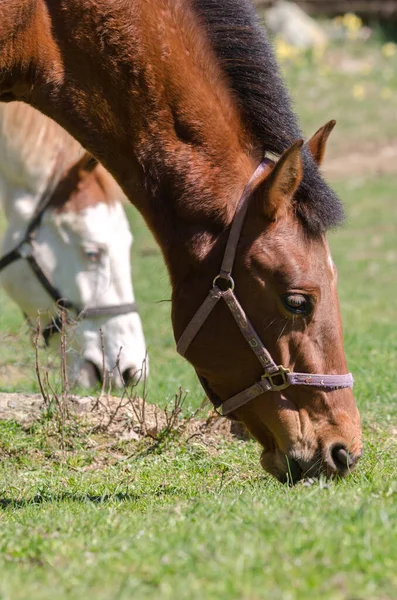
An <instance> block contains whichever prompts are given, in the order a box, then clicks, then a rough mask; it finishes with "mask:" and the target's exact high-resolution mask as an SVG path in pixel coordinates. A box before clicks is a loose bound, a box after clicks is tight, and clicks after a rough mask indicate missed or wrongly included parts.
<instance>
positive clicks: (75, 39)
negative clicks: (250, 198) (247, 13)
mask: <svg viewBox="0 0 397 600" xmlns="http://www.w3.org/2000/svg"><path fill="white" fill-rule="evenodd" d="M46 5H47V3H46ZM47 7H48V10H49V19H50V21H51V28H49V25H48V24H47V26H48V30H49V31H53V32H54V33H55V38H53V39H56V40H57V44H58V47H57V49H56V52H54V54H53V60H51V61H48V64H47V69H49V70H48V71H47V72H46V73H45V76H46V81H47V82H48V81H50V80H51V78H52V80H53V86H52V87H51V85H48V84H47V86H45V87H41V88H36V89H35V90H34V92H33V96H32V100H33V101H34V103H35V104H36V105H37V106H39V107H40V108H41V109H42V110H44V111H45V112H47V113H48V114H50V116H52V117H53V118H55V119H56V120H57V121H58V122H60V123H61V124H62V125H63V126H64V127H66V128H67V129H68V130H69V131H70V132H71V133H72V134H73V135H74V136H76V137H77V138H78V139H79V140H80V141H81V143H82V144H83V145H84V146H85V147H87V148H88V149H89V150H90V151H91V152H92V153H93V154H94V155H95V156H96V157H97V158H99V160H100V161H101V162H102V163H103V164H104V165H105V167H106V168H107V169H109V171H110V172H111V173H112V174H113V175H114V176H115V177H116V179H117V180H118V182H119V183H120V184H121V186H122V187H123V189H124V192H125V193H126V194H127V196H128V197H129V199H130V200H131V201H132V202H133V203H134V204H135V205H136V206H137V207H138V209H140V211H141V212H142V213H143V215H144V217H145V219H146V221H147V223H148V224H149V226H150V227H151V229H152V230H153V232H154V234H155V236H156V238H157V240H158V242H159V244H160V246H161V247H162V250H163V253H164V255H165V258H166V261H167V263H168V267H169V271H170V274H171V279H172V282H173V283H174V284H175V283H176V282H177V281H178V280H181V279H183V278H184V277H185V276H186V273H187V272H188V270H189V268H190V267H191V264H192V261H193V262H196V263H200V262H202V261H203V260H205V259H206V258H207V256H208V252H209V250H210V249H211V248H212V247H213V243H214V241H215V240H216V238H217V236H219V234H220V233H221V232H222V231H223V230H224V229H225V228H226V227H227V225H228V224H229V223H230V220H231V218H232V215H233V212H234V208H235V205H236V202H237V200H238V198H239V196H240V195H241V193H242V190H243V188H244V185H245V184H246V182H247V181H248V179H249V177H250V175H251V174H252V172H253V170H254V168H255V166H256V164H255V163H256V162H257V160H258V157H255V159H254V158H252V154H253V149H252V147H251V141H250V139H249V138H248V134H247V133H246V131H245V129H244V126H243V124H242V122H241V119H240V115H239V111H238V109H237V107H236V105H235V103H234V100H233V98H232V95H231V93H230V91H229V89H228V86H227V84H226V83H225V80H224V77H223V74H222V72H221V69H220V68H219V66H218V62H217V59H216V57H215V56H214V55H213V54H212V50H211V46H210V43H209V41H208V40H207V38H206V35H205V32H204V30H203V29H202V27H201V25H200V24H199V22H198V19H197V18H196V16H195V15H194V14H193V12H192V11H190V8H189V3H188V2H186V1H184V2H182V1H180V0H176V1H175V2H172V3H171V2H169V1H168V0H149V1H146V2H143V0H141V1H138V2H137V3H136V2H135V3H126V2H121V1H119V0H118V1H116V2H112V3H111V2H109V1H108V0H99V1H98V2H95V3H88V2H86V0H72V1H70V2H60V3H51V5H50V6H48V5H47ZM103 23H105V25H103ZM131 31H132V32H133V35H132V34H131ZM49 35H51V33H49ZM50 46H51V44H50V43H48V44H47V45H46V47H47V48H49V47H50ZM77 56H79V57H80V58H79V59H76V57H77ZM59 57H62V60H61V59H60V58H59ZM54 65H55V66H54ZM68 73H73V78H70V79H69V78H68ZM60 74H62V77H61V79H62V81H60ZM114 90H117V93H115V92H114ZM54 98H55V99H56V100H55V101H54ZM77 98H78V100H76V99H77ZM93 98H95V101H94V102H93ZM95 132H100V133H99V135H98V134H96V133H95Z"/></svg>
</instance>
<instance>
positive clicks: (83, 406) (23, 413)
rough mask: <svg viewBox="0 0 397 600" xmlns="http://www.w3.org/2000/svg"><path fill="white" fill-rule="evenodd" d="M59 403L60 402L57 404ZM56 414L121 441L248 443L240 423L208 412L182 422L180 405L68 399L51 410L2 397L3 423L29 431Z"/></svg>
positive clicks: (33, 400)
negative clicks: (165, 436)
mask: <svg viewBox="0 0 397 600" xmlns="http://www.w3.org/2000/svg"><path fill="white" fill-rule="evenodd" d="M58 402H59V401H58ZM49 409H51V410H56V411H58V413H59V414H62V415H64V416H65V418H67V416H75V417H76V416H77V417H79V419H80V421H81V423H82V424H84V425H87V426H89V427H90V428H91V429H92V430H93V431H96V432H102V433H105V434H107V435H110V436H111V437H112V439H115V438H116V439H118V440H136V441H138V440H140V439H142V438H143V437H151V438H153V439H156V438H157V437H158V436H160V435H161V434H162V433H164V432H169V433H171V432H177V433H179V434H181V435H183V436H184V437H186V438H187V439H192V438H195V437H197V438H201V439H203V440H204V441H216V439H218V440H219V439H226V440H233V439H234V440H235V439H243V440H247V439H249V433H248V432H247V430H246V429H245V427H244V426H243V425H242V424H241V423H237V422H234V421H229V420H227V419H225V418H223V417H221V416H219V415H218V414H217V413H216V412H214V411H213V410H209V411H208V412H207V414H206V415H205V417H204V418H197V416H196V415H192V417H188V418H182V417H181V414H180V413H181V410H180V408H179V407H178V405H176V406H173V407H172V408H167V409H166V410H162V409H160V408H159V407H157V406H155V405H153V404H148V403H147V402H145V401H144V400H142V399H141V398H128V399H121V398H116V397H113V396H106V397H105V398H102V399H99V400H98V398H94V397H91V396H87V397H77V396H69V397H68V399H67V400H66V401H65V402H64V403H63V405H62V406H59V405H57V404H56V403H55V404H53V405H52V406H49V405H48V403H46V402H45V401H44V400H43V397H42V396H41V395H40V394H33V395H32V394H30V395H29V394H15V393H0V420H13V421H16V422H18V423H19V424H20V425H21V426H22V427H24V428H26V429H29V428H30V427H31V426H32V425H33V423H35V422H36V421H37V420H38V419H40V417H41V416H43V413H44V411H46V410H47V411H48V410H49Z"/></svg>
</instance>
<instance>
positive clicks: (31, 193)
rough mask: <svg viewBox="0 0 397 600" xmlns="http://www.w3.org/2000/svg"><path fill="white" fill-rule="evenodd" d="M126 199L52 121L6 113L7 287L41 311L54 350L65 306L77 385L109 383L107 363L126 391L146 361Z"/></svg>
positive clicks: (21, 108) (0, 195) (31, 311)
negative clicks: (105, 380)
mask: <svg viewBox="0 0 397 600" xmlns="http://www.w3.org/2000/svg"><path fill="white" fill-rule="evenodd" d="M121 199H122V193H121V191H120V190H119V188H118V187H117V186H116V184H115V182H114V181H113V179H112V178H111V176H110V175H109V174H108V173H107V172H106V171H105V169H104V168H103V167H102V166H101V165H98V164H97V163H95V161H94V160H93V159H92V158H91V157H90V156H89V155H88V154H86V153H84V151H83V149H82V148H81V146H80V145H79V144H78V143H77V142H76V141H75V140H74V139H73V138H71V137H70V136H69V134H67V133H66V132H65V131H64V130H63V129H61V128H60V127H59V126H58V125H56V124H55V123H54V122H53V121H51V120H50V119H48V118H46V117H44V116H43V115H41V114H40V113H38V112H37V111H35V110H34V109H32V108H30V107H28V106H26V105H24V104H20V103H13V104H10V105H0V201H1V203H2V205H3V209H4V212H5V215H6V218H7V222H8V229H7V231H6V233H5V236H4V239H3V244H2V252H1V253H0V256H3V268H2V269H1V272H0V280H1V283H2V284H3V286H4V289H5V291H6V292H7V294H8V295H9V296H10V297H11V298H12V299H13V300H14V301H15V302H16V303H17V304H18V305H19V306H20V308H21V309H22V311H23V312H24V314H25V315H26V316H27V317H28V318H29V320H31V321H33V322H35V321H36V318H37V314H38V311H40V314H41V322H42V330H43V331H44V334H45V338H46V339H47V341H48V343H49V344H51V345H52V346H53V345H54V344H59V310H60V308H61V307H62V306H66V308H67V309H68V310H67V314H68V318H69V319H70V318H73V319H75V320H76V325H75V326H73V327H72V330H73V331H72V335H71V336H69V337H70V338H71V339H70V342H69V344H70V345H71V348H70V349H71V350H72V351H69V352H67V357H68V364H69V367H70V369H69V370H70V373H71V379H73V381H74V382H75V383H77V384H79V385H82V386H85V387H90V386H92V385H94V384H95V383H97V382H98V380H102V379H103V377H104V373H103V364H105V369H106V372H107V373H111V372H113V381H114V383H115V384H116V385H121V384H122V380H121V376H120V373H121V374H122V376H123V379H124V381H125V382H128V381H129V380H130V379H131V378H132V377H133V376H134V375H136V374H137V373H138V372H139V370H140V369H141V368H142V365H143V364H144V361H145V355H146V346H145V340H144V336H143V331H142V323H141V319H140V317H139V315H138V313H137V311H136V309H135V300H134V292H133V288H132V281H131V268H130V248H131V243H132V235H131V232H130V229H129V226H128V222H127V219H126V216H125V213H124V210H123V208H122V205H121V202H120V200H121ZM28 230H29V233H28V235H27V234H26V232H27V231H28ZM21 244H22V245H21ZM15 248H18V249H17V250H16V253H13V252H12V251H13V250H14V249H15ZM15 254H16V255H15ZM4 255H8V257H10V256H11V259H13V260H10V258H9V259H8V260H4ZM101 331H102V335H103V340H104V352H103V349H102V337H101ZM116 363H118V366H117V368H116ZM145 370H146V369H145Z"/></svg>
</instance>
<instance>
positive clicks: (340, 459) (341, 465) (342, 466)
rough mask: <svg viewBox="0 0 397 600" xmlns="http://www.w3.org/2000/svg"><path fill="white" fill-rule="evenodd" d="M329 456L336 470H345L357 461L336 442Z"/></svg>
mask: <svg viewBox="0 0 397 600" xmlns="http://www.w3.org/2000/svg"><path fill="white" fill-rule="evenodd" d="M331 457H332V460H333V462H334V465H335V468H336V470H337V471H342V472H343V471H347V470H348V469H351V468H352V467H354V465H355V464H356V462H357V458H355V457H354V456H353V455H352V454H350V453H349V451H348V450H347V449H346V447H345V446H344V445H343V444H336V445H335V446H334V447H333V448H332V450H331Z"/></svg>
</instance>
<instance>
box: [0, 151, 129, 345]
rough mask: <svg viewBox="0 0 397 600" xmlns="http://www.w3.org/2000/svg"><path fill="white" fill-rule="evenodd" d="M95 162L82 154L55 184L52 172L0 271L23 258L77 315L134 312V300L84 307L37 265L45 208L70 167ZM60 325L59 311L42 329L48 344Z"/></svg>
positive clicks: (57, 299) (60, 303) (54, 296)
mask: <svg viewBox="0 0 397 600" xmlns="http://www.w3.org/2000/svg"><path fill="white" fill-rule="evenodd" d="M58 158H59V157H58ZM58 162H59V161H58ZM96 165H97V162H96V160H95V159H94V158H93V157H91V156H90V155H88V154H85V155H84V156H83V158H82V159H80V160H79V161H78V162H77V163H75V164H74V165H72V167H71V168H70V169H69V170H68V172H67V173H66V174H65V175H64V176H63V177H62V178H61V179H60V181H58V183H57V184H54V178H55V174H54V177H53V178H52V179H51V180H50V181H49V183H48V185H47V187H46V189H45V190H44V192H43V194H42V196H41V198H40V200H39V203H38V205H37V207H36V210H35V211H34V213H33V216H32V219H31V220H30V222H29V224H28V227H27V229H26V232H25V235H24V237H23V239H22V241H21V242H20V243H19V244H18V246H17V247H16V248H14V249H13V250H11V251H10V252H8V253H7V254H6V255H5V256H3V257H2V258H1V259H0V272H1V271H2V270H3V269H5V268H6V267H7V266H8V265H10V264H12V263H13V262H15V261H17V260H20V259H24V260H26V261H27V263H28V265H29V266H30V268H31V270H32V271H33V273H34V275H35V276H36V278H37V279H38V280H39V282H40V283H41V285H42V286H43V287H44V289H45V290H46V292H47V293H48V294H49V295H50V296H51V298H52V299H53V300H54V302H55V303H56V305H57V307H58V308H59V309H60V310H61V311H66V310H73V311H74V312H75V313H76V315H77V318H78V319H93V318H95V317H113V316H119V315H126V314H129V313H132V312H137V306H136V303H135V302H130V303H126V304H116V305H109V306H95V307H83V306H80V305H78V304H76V303H75V302H73V301H72V300H69V299H68V298H66V297H65V296H64V295H63V294H61V292H60V291H59V290H58V288H57V287H56V286H55V285H54V284H53V283H52V282H51V281H50V279H49V277H48V276H47V275H46V274H45V272H44V270H43V269H42V268H41V267H40V265H39V263H38V262H37V260H36V258H35V239H36V237H37V233H38V230H39V228H40V225H41V222H42V219H43V215H44V213H45V211H46V210H47V208H48V207H49V206H50V204H51V202H52V200H53V198H54V196H55V195H56V193H57V192H59V191H60V190H62V186H63V185H64V184H65V182H66V181H67V179H68V177H69V176H70V174H71V172H72V170H75V169H76V168H84V169H85V170H86V171H89V172H91V171H93V169H94V168H95V167H96ZM55 171H56V169H55ZM55 171H54V173H55ZM61 329H62V318H61V316H60V315H58V316H57V317H52V319H51V322H50V323H49V324H48V325H47V326H46V327H45V328H44V330H43V337H44V340H45V342H46V344H47V345H48V343H49V340H50V338H51V336H52V335H54V334H55V333H57V332H60V331H61Z"/></svg>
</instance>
